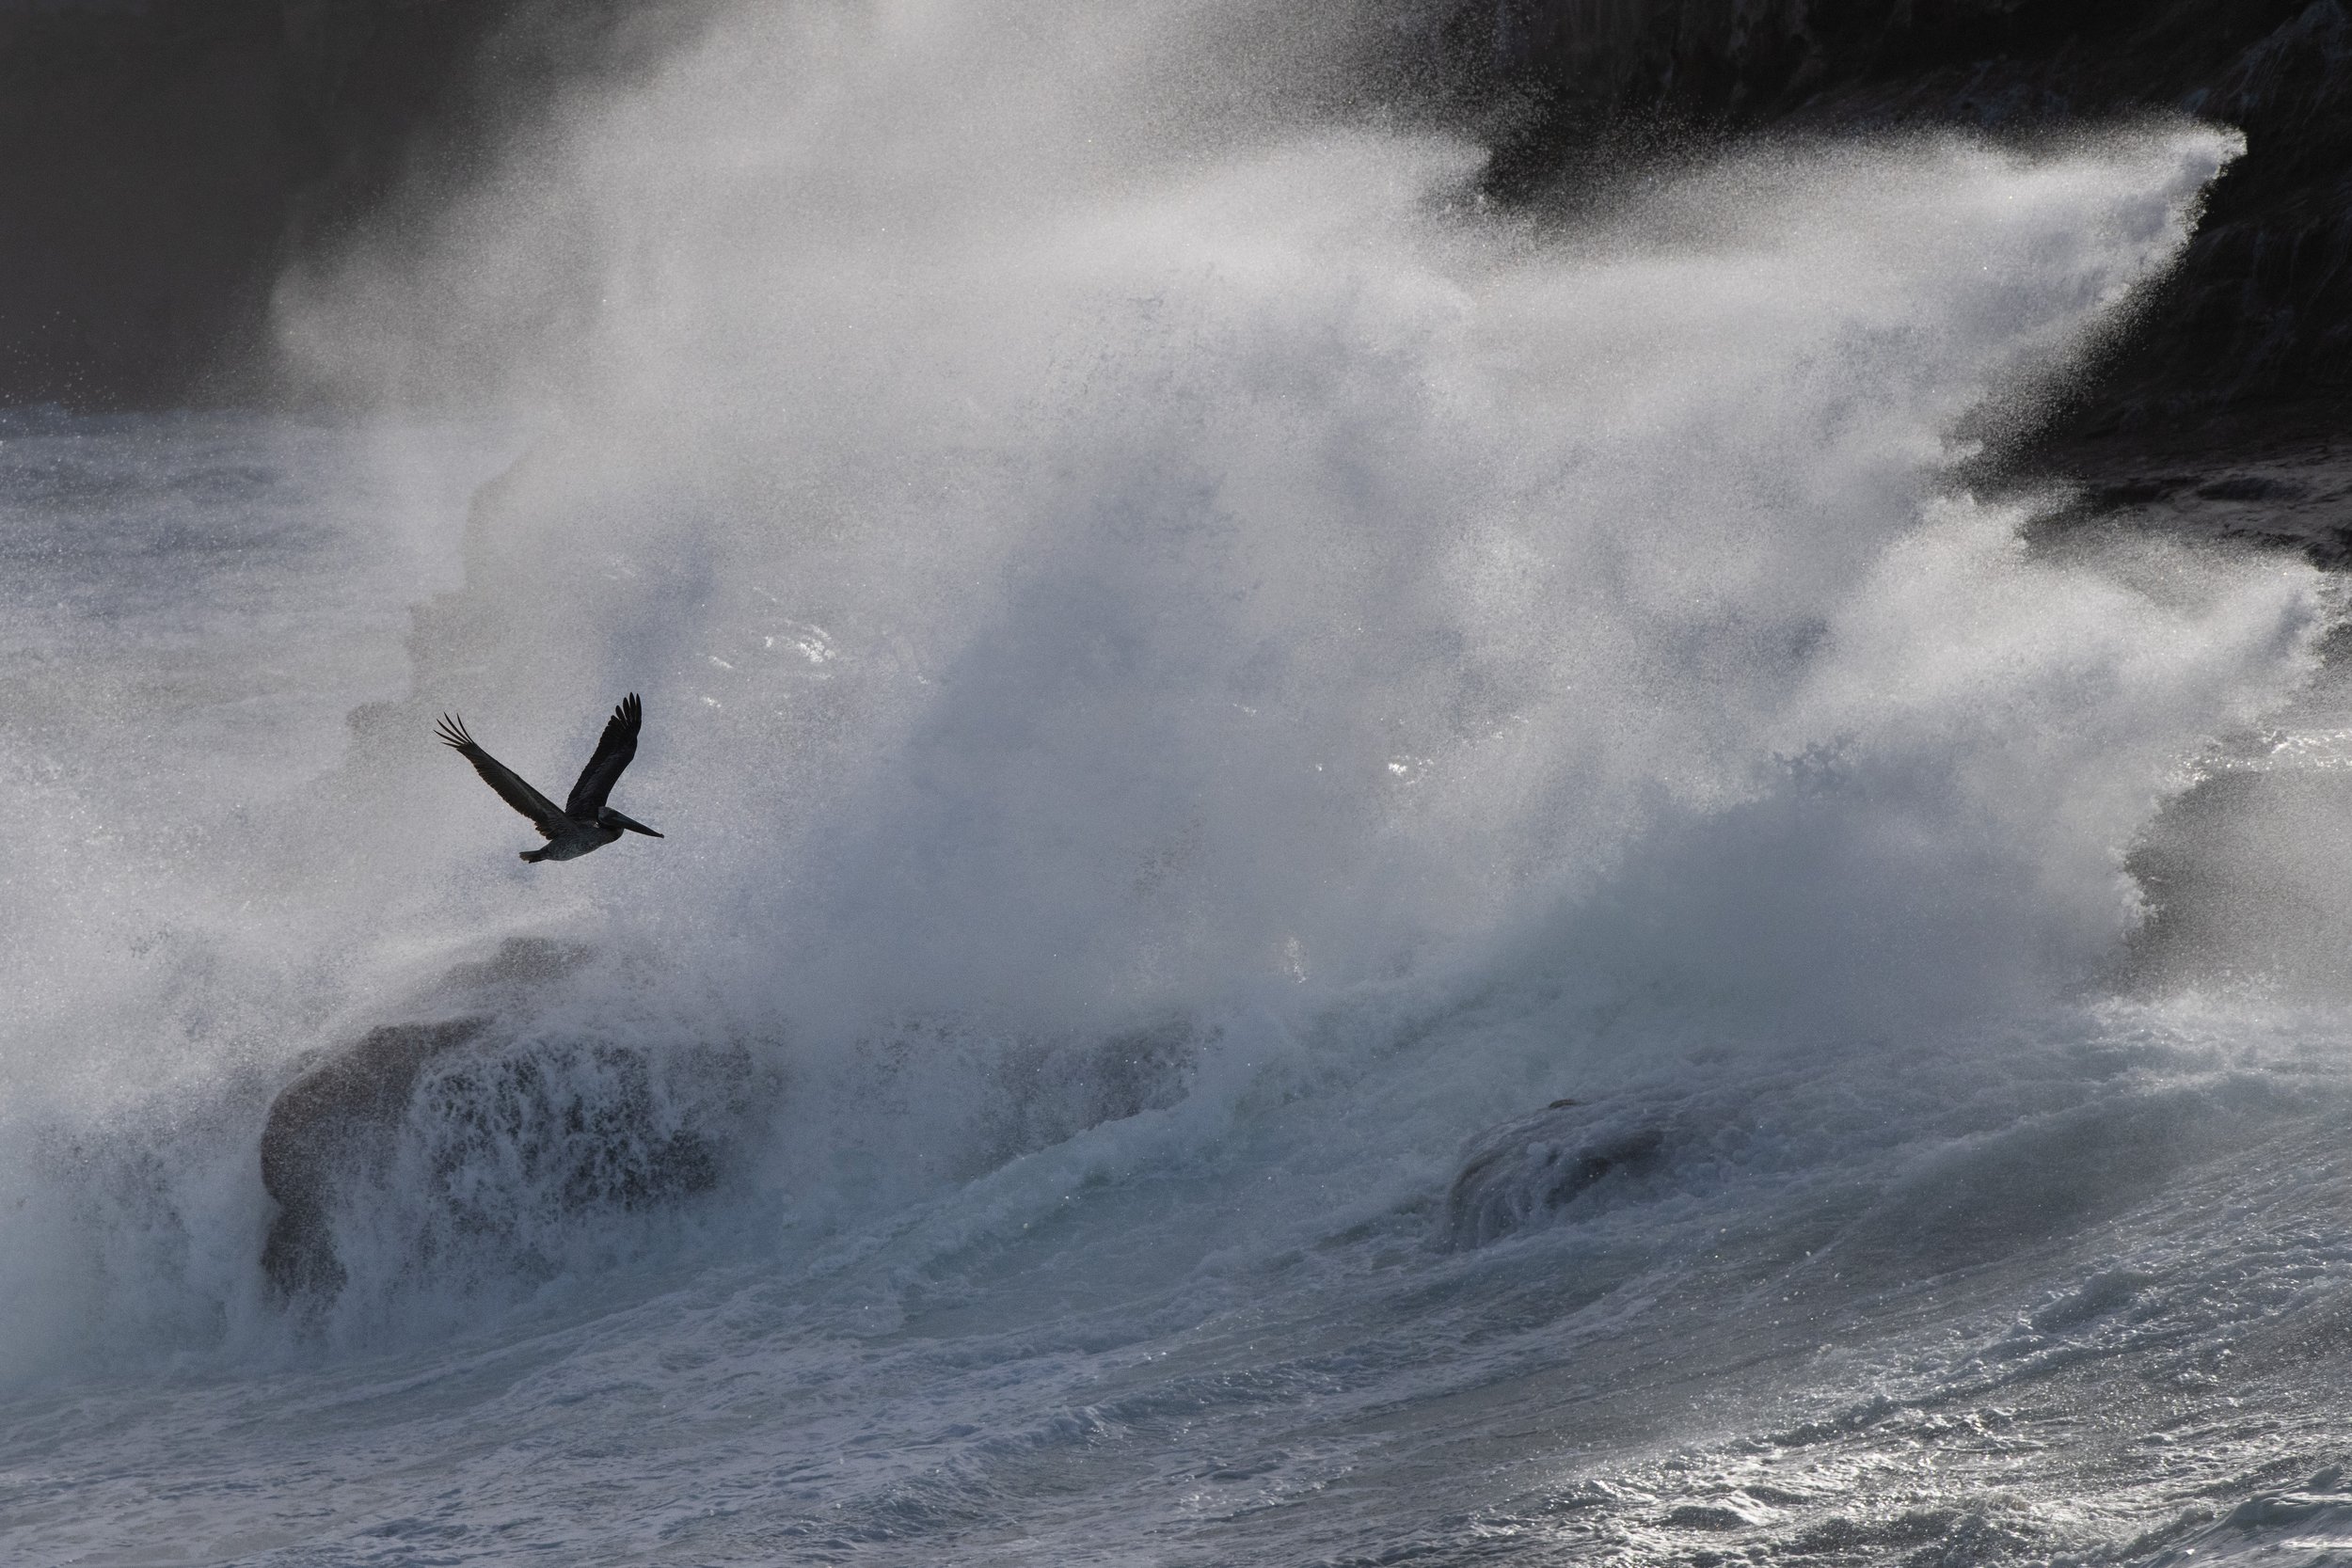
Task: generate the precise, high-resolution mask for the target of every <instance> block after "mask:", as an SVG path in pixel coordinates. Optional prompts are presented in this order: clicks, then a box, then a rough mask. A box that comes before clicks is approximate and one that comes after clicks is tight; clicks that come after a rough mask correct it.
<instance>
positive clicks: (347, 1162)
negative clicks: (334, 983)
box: [262, 1018, 487, 1295]
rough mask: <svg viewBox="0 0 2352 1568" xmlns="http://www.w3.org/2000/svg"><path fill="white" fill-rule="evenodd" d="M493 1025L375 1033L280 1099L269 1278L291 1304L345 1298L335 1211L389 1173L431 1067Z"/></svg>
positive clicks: (269, 1159)
mask: <svg viewBox="0 0 2352 1568" xmlns="http://www.w3.org/2000/svg"><path fill="white" fill-rule="evenodd" d="M486 1022H487V1021H486V1020H484V1019H479V1018H461V1019H454V1020H452V1021H450V1022H446V1023H395V1024H389V1025H387V1026H385V1027H384V1028H381V1029H371V1030H369V1031H368V1032H367V1034H366V1035H364V1036H362V1037H360V1038H359V1040H358V1042H357V1043H356V1044H354V1045H352V1046H350V1047H348V1048H347V1049H345V1050H342V1051H339V1052H336V1053H333V1054H331V1055H329V1056H328V1057H327V1058H326V1060H325V1061H323V1062H320V1063H318V1064H317V1065H316V1066H314V1067H312V1068H310V1070H308V1071H307V1072H305V1073H303V1075H302V1076H301V1077H299V1078H296V1079H295V1080H294V1082H293V1083H291V1084H289V1085H286V1086H285V1087H284V1088H283V1089H281V1090H279V1091H278V1098H277V1099H276V1100H274V1101H271V1102H270V1108H269V1121H268V1123H267V1125H266V1126H264V1127H263V1128H262V1186H263V1187H264V1188H266V1189H268V1192H269V1196H271V1197H273V1198H275V1199H277V1200H278V1215H277V1218H276V1219H274V1220H272V1221H271V1222H270V1227H269V1237H268V1239H267V1240H266V1241H265V1242H264V1243H262V1269H263V1271H264V1272H266V1273H267V1274H268V1275H269V1277H270V1280H271V1282H272V1283H273V1284H275V1285H276V1286H277V1287H278V1289H279V1290H280V1291H285V1292H286V1293H288V1294H289V1295H297V1294H318V1293H321V1292H326V1293H331V1292H333V1291H337V1290H340V1289H342V1283H343V1267H342V1262H341V1260H340V1259H337V1257H336V1256H335V1240H334V1204H335V1199H336V1196H337V1195H338V1193H339V1192H340V1191H341V1190H342V1186H343V1185H344V1183H345V1182H346V1181H348V1180H355V1179H361V1178H364V1177H365V1176H366V1175H368V1174H371V1173H373V1171H374V1170H375V1168H376V1167H378V1166H380V1165H381V1164H382V1163H383V1161H384V1159H385V1157H386V1155H387V1154H388V1153H389V1149H390V1146H391V1141H392V1138H393V1135H394V1133H395V1132H396V1131H397V1129H398V1127H399V1125H400V1122H401V1119H402V1118H403V1117H405V1115H406V1114H407V1111H408V1104H409V1101H410V1100H411V1098H412V1097H413V1096H414V1095H415V1093H416V1088H417V1080H418V1077H419V1076H420V1075H421V1073H422V1072H423V1070H424V1069H425V1066H426V1064H427V1063H429V1062H431V1061H433V1060H434V1059H435V1058H437V1057H438V1056H441V1055H443V1054H444V1053H448V1052H450V1051H453V1050H454V1049H456V1048H457V1047H459V1046H461V1045H464V1044H466V1043H467V1042H468V1041H469V1040H472V1039H475V1038H477V1037H480V1035H481V1034H482V1031H483V1028H484V1026H485V1023H486Z"/></svg>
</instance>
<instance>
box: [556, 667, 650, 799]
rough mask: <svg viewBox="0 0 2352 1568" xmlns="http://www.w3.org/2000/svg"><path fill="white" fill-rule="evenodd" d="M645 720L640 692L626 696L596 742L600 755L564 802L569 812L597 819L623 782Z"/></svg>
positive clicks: (591, 762)
mask: <svg viewBox="0 0 2352 1568" xmlns="http://www.w3.org/2000/svg"><path fill="white" fill-rule="evenodd" d="M644 721H645V709H644V705H643V704H641V703H639V702H638V700H637V693H636V692H634V691H632V692H630V693H629V694H628V696H626V697H624V698H622V699H621V705H620V706H618V707H616V708H614V709H613V710H612V718H610V719H608V720H606V721H604V738H603V739H601V740H599V741H597V742H596V755H595V756H593V757H590V758H589V759H588V766H587V767H585V768H581V769H580V783H578V784H574V785H572V795H571V799H570V800H565V801H564V811H565V812H566V813H568V814H569V815H571V816H576V817H579V818H580V819H581V820H582V821H591V822H592V821H594V820H596V813H598V812H600V811H602V810H603V809H604V800H605V797H606V796H608V795H610V794H612V786H613V785H614V784H618V783H620V782H621V769H622V768H627V767H628V764H629V759H630V758H631V757H633V756H635V755H636V754H637V727H638V726H639V725H640V724H642V723H644Z"/></svg>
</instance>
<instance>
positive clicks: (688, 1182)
mask: <svg viewBox="0 0 2352 1568" xmlns="http://www.w3.org/2000/svg"><path fill="white" fill-rule="evenodd" d="M751 1077H752V1074H751V1071H750V1065H749V1062H748V1060H747V1059H746V1058H745V1057H744V1056H743V1055H742V1054H741V1053H716V1052H714V1053H699V1054H697V1055H695V1056H694V1057H693V1058H692V1059H691V1060H685V1059H681V1058H679V1057H677V1056H676V1055H675V1053H671V1054H669V1055H661V1054H657V1053H654V1052H651V1051H647V1050H643V1049H638V1048H634V1047H630V1046H624V1045H614V1044H573V1043H563V1042H554V1043H550V1042H546V1041H534V1042H531V1043H527V1044H526V1043H516V1042H508V1043H501V1042H500V1041H499V1040H498V1039H497V1038H496V1035H495V1029H494V1025H493V1022H492V1020H491V1019H490V1018H489V1017H487V1016H473V1017H463V1018H456V1019H450V1020H445V1021H441V1022H418V1023H397V1024H389V1025H386V1026H384V1027H381V1028H377V1029H372V1030H370V1031H368V1032H367V1034H365V1035H363V1036H362V1037H360V1038H358V1040H356V1041H354V1042H353V1043H351V1044H350V1045H347V1046H344V1047H342V1049H340V1050H336V1051H333V1052H331V1053H327V1054H326V1056H325V1057H324V1058H321V1059H316V1060H314V1061H313V1062H312V1063H311V1064H310V1066H309V1067H307V1068H306V1069H305V1070H304V1071H303V1072H302V1073H301V1074H300V1075H299V1076H298V1077H296V1078H295V1079H294V1082H293V1083H291V1084H289V1085H286V1087H285V1088H284V1089H282V1090H280V1091H279V1093H278V1097H277V1099H276V1100H275V1101H273V1102H272V1103H271V1105H270V1111H269V1119H268V1122H267V1125H266V1126H265V1127H264V1128H263V1130H262V1147H261V1161H262V1185H263V1186H264V1187H265V1188H266V1189H267V1190H268V1192H269V1196H271V1197H272V1198H273V1199H275V1200H276V1203H277V1214H276V1216H275V1217H274V1219H273V1220H272V1222H271V1224H270V1227H269V1232H268V1236H267V1239H266V1240H265V1241H264V1243H263V1245H262V1259H261V1261H262V1270H263V1272H265V1273H266V1274H267V1275H268V1276H269V1279H270V1281H271V1283H272V1284H273V1285H274V1286H275V1287H276V1288H277V1290H278V1291H279V1292H280V1293H282V1294H283V1295H285V1296H287V1297H289V1298H301V1299H307V1300H310V1301H314V1302H315V1301H319V1300H323V1299H327V1298H331V1297H332V1296H333V1295H334V1294H335V1293H336V1292H338V1291H341V1290H342V1288H343V1286H344V1284H345V1283H346V1281H347V1279H348V1277H349V1275H350V1270H351V1264H352V1262H353V1258H352V1255H351V1249H352V1248H353V1247H354V1246H356V1245H363V1246H366V1247H368V1248H370V1249H372V1251H373V1258H374V1260H375V1262H376V1263H377V1264H378V1265H379V1266H387V1267H390V1268H394V1269H406V1268H409V1267H414V1266H418V1265H421V1264H424V1263H428V1262H430V1261H432V1260H433V1259H435V1258H437V1257H440V1256H445V1255H447V1254H448V1253H449V1252H450V1251H452V1250H453V1246H455V1245H458V1244H462V1243H482V1244H483V1245H485V1247H486V1248H487V1249H488V1251H489V1252H490V1254H491V1255H492V1256H496V1257H500V1258H503V1259H511V1260H513V1261H515V1262H516V1263H517V1264H523V1265H527V1264H528V1262H529V1260H530V1259H532V1257H533V1256H535V1254H536V1253H537V1251H538V1250H539V1249H540V1248H541V1247H542V1246H543V1245H544V1244H545V1243H547V1242H548V1239H549V1238H550V1237H552V1236H556V1235H559V1234H560V1233H561V1231H562V1230H563V1228H564V1226H565V1225H566V1224H567V1223H568V1224H573V1225H576V1224H577V1222H578V1221H579V1220H580V1218H582V1217H588V1216H593V1215H595V1214H596V1213H599V1212H605V1213H610V1212H614V1211H623V1210H633V1209H642V1208H645V1207H648V1206H651V1205H655V1204H660V1203H666V1202H672V1201H675V1200H678V1199H682V1198H685V1197H689V1196H692V1195H694V1194H697V1193H702V1192H706V1191H708V1190H709V1189H710V1188H712V1187H714V1186H716V1185H717V1184H718V1181H719V1180H720V1175H721V1172H722V1168H723V1147H724V1145H725V1143H726V1141H727V1139H726V1135H725V1132H724V1131H723V1125H722V1124H723V1122H724V1121H725V1120H726V1119H727V1118H728V1117H731V1116H733V1115H735V1114H738V1113H739V1112H740V1111H741V1110H742V1109H743V1107H744V1106H745V1105H746V1104H747V1102H748V1091H749V1089H750V1086H751V1085H750V1080H751Z"/></svg>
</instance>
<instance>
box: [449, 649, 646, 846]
mask: <svg viewBox="0 0 2352 1568" xmlns="http://www.w3.org/2000/svg"><path fill="white" fill-rule="evenodd" d="M642 723H644V706H643V705H641V704H640V703H639V702H638V701H637V693H635V692H634V691H632V692H630V693H629V694H628V696H627V697H625V698H623V699H622V701H621V705H620V706H618V707H616V708H614V709H613V710H612V718H610V719H608V720H606V721H605V724H604V735H603V737H602V738H601V739H599V740H598V741H597V742H596V755H594V756H592V757H590V758H589V759H588V766H587V767H585V768H581V769H580V782H579V783H578V784H574V785H572V793H571V796H570V798H569V799H567V800H564V803H563V804H562V805H561V806H558V805H557V804H556V803H555V802H554V801H552V800H548V798H547V797H546V796H544V795H542V794H540V793H539V792H538V791H537V790H535V789H533V788H532V787H531V785H530V784H528V783H526V782H525V781H524V779H523V776H522V775H521V774H519V773H517V772H516V771H515V770H514V769H513V768H509V767H507V766H506V765H505V764H504V763H502V762H501V761H499V759H498V758H496V757H494V756H492V755H491V754H490V753H489V752H485V751H484V750H483V749H482V748H481V747H480V746H478V745H476V744H474V738H473V736H469V735H468V734H467V733H466V725H465V721H463V720H460V719H453V718H451V717H450V716H449V715H448V714H443V715H442V716H441V724H440V736H441V743H442V744H443V745H445V746H449V747H453V748H454V749H455V750H456V752H457V754H458V755H460V756H462V757H464V758H465V759H466V760H467V761H468V762H470V763H472V764H473V770H474V771H475V772H477V773H479V774H481V775H482V782H483V783H484V784H488V785H489V786H490V787H491V788H492V789H495V790H497V791H498V793H499V799H500V800H504V801H505V802H506V803H507V804H508V805H510V806H513V807H514V808H515V809H516V811H518V812H521V813H522V814H523V815H524V816H528V817H529V818H531V825H532V827H534V828H536V829H538V830H539V836H540V837H542V838H544V839H546V840H547V841H548V847H546V848H544V849H525V850H524V851H523V852H522V858H523V859H525V860H527V861H570V860H578V859H579V858H580V856H582V855H584V854H586V853H588V852H589V851H590V850H591V849H601V848H603V847H605V846H606V845H608V844H610V843H612V841H613V840H614V839H616V838H618V837H620V836H621V835H622V834H623V833H624V832H630V833H644V835H645V836H646V837H647V838H660V836H661V835H660V833H658V832H654V831H653V830H652V829H651V828H648V827H646V826H645V825H644V823H643V822H634V821H631V820H630V819H629V818H628V817H626V816H622V815H621V814H620V813H619V812H617V811H614V810H613V809H612V807H611V806H608V805H606V804H605V803H604V801H605V797H606V796H608V795H611V794H612V786H613V785H614V784H618V783H619V782H620V778H621V770H622V769H623V768H627V767H628V764H629V759H630V758H632V757H634V756H636V754H637V730H638V727H639V725H641V724H642Z"/></svg>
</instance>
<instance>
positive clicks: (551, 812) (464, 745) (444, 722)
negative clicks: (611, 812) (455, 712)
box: [439, 713, 564, 854]
mask: <svg viewBox="0 0 2352 1568" xmlns="http://www.w3.org/2000/svg"><path fill="white" fill-rule="evenodd" d="M439 734H440V736H441V744H442V745H444V746H452V747H454V748H456V751H457V754H458V755H459V756H461V757H464V758H465V759H466V760H467V761H468V762H470V763H472V764H473V770H474V771H475V772H477V773H479V774H481V775H482V782H483V783H484V784H488V785H489V786H490V787H491V788H492V789H495V790H497V791H498V792H499V799H500V800H503V801H505V802H506V803H507V804H508V805H510V806H513V807H514V808H515V809H516V811H518V812H521V813H522V814H523V815H524V816H528V817H530V818H531V825H532V827H534V828H536V829H538V830H539V836H540V837H541V838H553V837H554V836H555V835H556V833H557V832H559V831H560V830H561V829H562V827H563V824H564V814H563V813H562V812H560V811H558V810H556V809H555V802H554V801H552V800H548V798H547V797H546V796H544V795H542V794H540V793H539V792H538V791H537V790H535V789H533V788H532V787H531V785H530V784H526V783H524V782H523V776H522V775H521V774H520V773H517V772H516V771H515V770H514V769H513V768H509V767H507V766H506V764H504V763H502V762H501V761H499V759H498V758H496V757H494V756H492V755H491V754H490V753H489V752H485V751H484V750H483V749H482V748H481V747H479V746H477V745H475V744H474V738H473V736H469V735H468V734H467V733H466V722H465V721H464V720H462V719H452V718H451V717H450V716H449V715H448V714H446V713H444V714H442V715H441V722H440V725H439ZM532 853H534V854H535V853H537V851H536V850H533V851H532Z"/></svg>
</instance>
